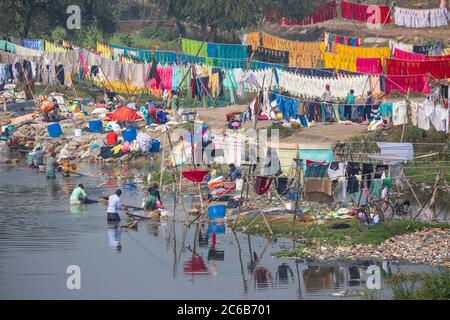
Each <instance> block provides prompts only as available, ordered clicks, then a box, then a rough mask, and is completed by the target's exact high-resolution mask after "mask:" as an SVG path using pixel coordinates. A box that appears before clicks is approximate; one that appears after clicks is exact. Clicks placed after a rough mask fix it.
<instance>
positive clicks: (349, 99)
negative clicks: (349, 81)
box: [344, 89, 356, 120]
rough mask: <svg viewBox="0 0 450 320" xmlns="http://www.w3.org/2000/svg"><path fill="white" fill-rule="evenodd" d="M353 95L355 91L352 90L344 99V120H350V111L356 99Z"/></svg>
mask: <svg viewBox="0 0 450 320" xmlns="http://www.w3.org/2000/svg"><path fill="white" fill-rule="evenodd" d="M354 93H355V91H354V90H353V89H352V90H350V93H349V94H348V95H347V98H346V99H345V111H344V118H345V120H352V109H353V105H354V104H355V99H356V98H355V96H354Z"/></svg>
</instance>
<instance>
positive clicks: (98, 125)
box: [89, 120, 103, 133]
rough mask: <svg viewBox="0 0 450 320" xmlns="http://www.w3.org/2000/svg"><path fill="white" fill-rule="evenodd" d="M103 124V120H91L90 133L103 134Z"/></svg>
mask: <svg viewBox="0 0 450 320" xmlns="http://www.w3.org/2000/svg"><path fill="white" fill-rule="evenodd" d="M102 131H103V122H102V120H91V121H89V132H97V133H102Z"/></svg>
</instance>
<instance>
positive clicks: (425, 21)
mask: <svg viewBox="0 0 450 320" xmlns="http://www.w3.org/2000/svg"><path fill="white" fill-rule="evenodd" d="M394 16H395V24H396V25H398V26H402V27H408V28H437V27H442V26H447V25H448V10H447V8H436V9H408V8H400V7H394Z"/></svg>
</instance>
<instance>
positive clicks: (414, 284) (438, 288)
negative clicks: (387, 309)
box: [365, 269, 450, 300]
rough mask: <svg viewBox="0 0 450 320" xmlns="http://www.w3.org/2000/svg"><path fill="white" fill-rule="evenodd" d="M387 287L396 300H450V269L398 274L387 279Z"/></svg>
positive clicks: (369, 297) (370, 297) (368, 297)
mask: <svg viewBox="0 0 450 320" xmlns="http://www.w3.org/2000/svg"><path fill="white" fill-rule="evenodd" d="M386 287H387V290H388V291H389V293H390V295H391V297H392V299H394V300H450V270H448V269H446V270H442V271H435V272H432V273H407V274H396V275H393V276H390V277H389V278H387V279H386ZM365 298H366V299H373V298H375V297H372V296H370V295H367V296H366V297H365ZM375 299H376V298H375Z"/></svg>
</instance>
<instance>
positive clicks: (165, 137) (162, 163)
mask: <svg viewBox="0 0 450 320" xmlns="http://www.w3.org/2000/svg"><path fill="white" fill-rule="evenodd" d="M166 130H167V128H166ZM166 140H167V135H165V136H164V141H163V146H162V154H161V166H160V167H159V171H160V174H159V187H160V188H161V190H162V183H163V173H164V170H163V166H164V155H165V151H166V150H165V146H166Z"/></svg>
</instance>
